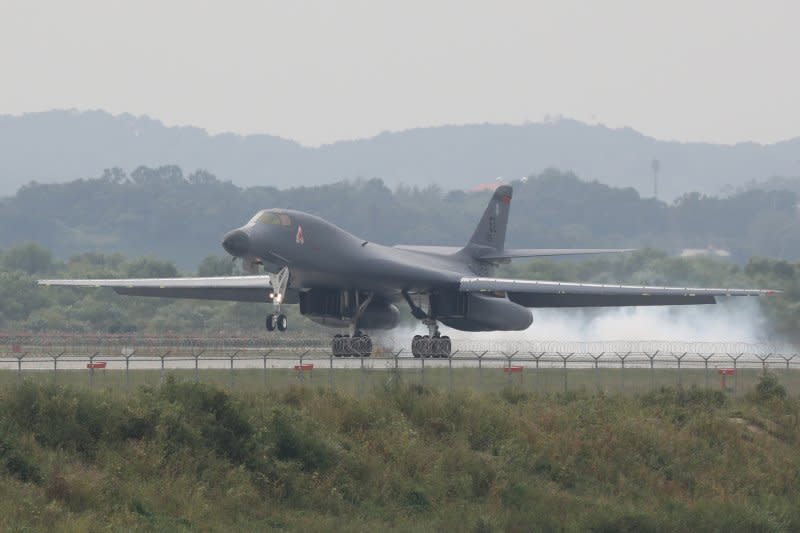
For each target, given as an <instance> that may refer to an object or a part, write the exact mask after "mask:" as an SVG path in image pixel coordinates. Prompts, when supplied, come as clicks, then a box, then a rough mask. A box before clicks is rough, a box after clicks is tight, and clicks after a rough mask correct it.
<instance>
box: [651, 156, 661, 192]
mask: <svg viewBox="0 0 800 533" xmlns="http://www.w3.org/2000/svg"><path fill="white" fill-rule="evenodd" d="M650 168H651V169H652V170H653V198H655V199H656V200H658V171H659V170H661V161H659V160H658V159H653V162H652V163H650Z"/></svg>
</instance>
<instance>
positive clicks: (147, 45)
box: [0, 0, 800, 145]
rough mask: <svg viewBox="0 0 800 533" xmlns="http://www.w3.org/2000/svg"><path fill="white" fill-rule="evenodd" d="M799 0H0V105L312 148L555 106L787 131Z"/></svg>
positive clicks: (620, 116)
mask: <svg viewBox="0 0 800 533" xmlns="http://www.w3.org/2000/svg"><path fill="white" fill-rule="evenodd" d="M798 57H800V2H797V1H786V2H778V1H752V2H736V1H732V0H727V1H718V2H717V1H708V2H701V1H697V0H695V1H688V2H682V1H677V0H668V1H664V2H654V1H647V0H637V1H630V2H627V1H613V2H612V1H573V0H569V1H565V0H558V1H553V2H533V1H528V2H502V1H491V2H489V1H486V2H466V1H463V0H462V1H453V2H449V1H434V0H426V1H411V0H402V1H396V2H382V1H376V0H372V1H363V2H361V1H343V0H336V1H326V2H299V1H286V2H268V1H251V2H246V1H231V0H227V1H224V2H223V1H216V2H202V1H198V0H192V1H176V0H170V1H144V0H136V1H130V2H117V1H110V0H87V1H76V0H72V1H69V2H64V1H61V0H58V1H48V2H45V1H31V0H25V1H13V0H0V113H3V114H19V113H23V112H27V111H42V110H49V109H53V108H77V109H81V110H83V109H105V110H108V111H110V112H112V113H122V112H130V113H134V114H147V115H150V116H152V117H154V118H158V119H160V120H162V121H163V122H165V123H166V124H168V125H196V126H200V127H203V128H206V129H208V130H209V131H211V132H215V133H216V132H221V131H233V132H237V133H258V132H260V133H271V134H275V135H280V136H283V137H287V138H291V139H295V140H298V141H300V142H302V143H304V144H312V145H314V144H320V143H326V142H331V141H334V140H339V139H348V138H357V137H365V136H371V135H375V134H377V133H380V132H381V131H384V130H401V129H406V128H412V127H417V126H431V125H440V124H464V123H475V122H507V123H514V124H520V123H523V122H525V121H534V122H536V121H541V120H542V119H544V117H545V116H547V115H550V116H557V115H563V116H566V117H572V118H576V119H579V120H583V121H586V122H592V123H594V122H600V123H603V124H606V125H608V126H614V127H616V126H631V127H633V128H635V129H637V130H639V131H642V132H644V133H646V134H649V135H652V136H655V137H658V138H662V139H677V140H693V141H696V140H704V141H713V142H725V143H732V142H737V141H744V140H754V141H758V142H765V143H766V142H774V141H777V140H783V139H787V138H791V137H796V136H800V105H799V104H798V98H799V97H800V68H798V63H799V62H800V60H798Z"/></svg>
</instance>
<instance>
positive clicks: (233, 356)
mask: <svg viewBox="0 0 800 533" xmlns="http://www.w3.org/2000/svg"><path fill="white" fill-rule="evenodd" d="M238 353H239V350H235V351H234V352H233V353H232V354H231V355H229V356H228V358H229V359H230V360H231V383H230V389H231V390H233V387H234V385H235V384H236V383H235V381H236V376H235V373H234V370H233V360H234V359H236V354H238Z"/></svg>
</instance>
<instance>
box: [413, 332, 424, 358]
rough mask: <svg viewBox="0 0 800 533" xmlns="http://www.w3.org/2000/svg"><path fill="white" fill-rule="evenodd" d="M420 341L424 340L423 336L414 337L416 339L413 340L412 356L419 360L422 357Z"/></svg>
mask: <svg viewBox="0 0 800 533" xmlns="http://www.w3.org/2000/svg"><path fill="white" fill-rule="evenodd" d="M420 339H422V335H414V338H413V339H411V355H413V356H414V357H416V358H417V359H419V358H420V357H421V356H422V352H421V350H420V349H419V348H420V346H419V344H420V342H419V341H420Z"/></svg>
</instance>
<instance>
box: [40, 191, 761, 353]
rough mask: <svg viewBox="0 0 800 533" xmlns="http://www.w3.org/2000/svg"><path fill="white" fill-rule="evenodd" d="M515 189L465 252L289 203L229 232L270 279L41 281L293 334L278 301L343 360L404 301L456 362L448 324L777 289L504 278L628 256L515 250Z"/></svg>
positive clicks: (433, 346) (474, 326) (430, 343)
mask: <svg viewBox="0 0 800 533" xmlns="http://www.w3.org/2000/svg"><path fill="white" fill-rule="evenodd" d="M512 194H513V190H512V188H511V187H510V186H508V185H502V186H500V187H498V188H497V189H496V190H495V191H494V194H493V195H492V198H491V199H490V200H489V205H488V206H487V207H486V211H485V212H484V213H483V217H481V220H480V222H479V223H478V226H477V228H475V232H474V233H473V235H472V238H471V239H470V240H469V242H468V243H467V244H466V246H464V247H443V246H383V245H380V244H376V243H373V242H369V241H366V240H364V239H360V238H358V237H356V236H355V235H352V234H350V233H348V232H347V231H345V230H343V229H341V228H338V227H337V226H335V225H333V224H331V223H330V222H327V221H325V220H323V219H321V218H319V217H316V216H314V215H310V214H308V213H303V212H300V211H293V210H289V209H266V210H263V211H259V212H258V213H256V214H255V216H253V218H251V219H250V221H249V222H248V223H247V224H245V225H244V226H242V227H240V228H238V229H235V230H233V231H231V232H229V233H228V234H227V235H225V237H224V239H223V241H222V246H223V248H225V250H226V251H227V252H228V253H229V254H231V255H232V256H234V257H236V258H241V259H242V260H243V261H244V263H245V264H246V265H250V266H251V267H255V266H256V265H262V266H263V268H264V270H265V272H267V273H266V274H265V275H249V276H226V277H213V278H208V277H203V278H165V279H96V280H41V281H40V282H39V283H40V284H41V285H61V286H73V287H74V286H79V287H111V288H112V289H113V290H115V291H116V292H117V293H119V294H127V295H135V296H159V297H169V298H197V299H204V300H231V301H242V302H270V303H272V304H273V307H274V309H273V312H271V313H270V314H268V315H267V318H266V328H267V329H268V330H269V331H273V330H278V331H285V330H286V329H287V327H288V320H287V317H286V315H285V314H283V313H281V306H283V305H287V304H289V305H291V304H299V306H300V313H301V314H302V315H303V316H305V317H307V318H309V319H311V320H313V321H315V322H318V323H320V324H322V325H325V326H331V327H335V328H349V334H347V335H336V336H335V337H334V339H333V346H332V351H333V355H335V356H337V357H342V356H344V357H348V356H356V357H365V356H368V355H370V353H371V351H372V341H371V339H370V337H369V336H368V335H366V334H365V333H364V331H369V330H375V329H391V328H394V327H395V326H396V325H397V324H398V322H399V319H400V313H399V310H398V308H397V305H398V304H401V305H402V304H403V303H405V304H407V305H408V306H409V307H410V309H411V313H412V315H413V316H414V318H416V319H418V320H421V321H422V322H423V323H424V324H425V325H426V326H427V328H428V335H425V336H420V335H416V336H414V338H413V340H412V343H411V348H412V353H413V355H414V356H415V357H449V356H450V353H451V342H450V338H449V337H447V336H442V335H441V334H440V332H439V324H440V323H441V324H445V325H447V326H449V327H451V328H453V329H457V330H461V331H514V330H524V329H526V328H527V327H529V326H530V325H531V323H532V322H533V316H532V314H531V310H530V308H535V307H601V306H638V305H693V304H713V303H716V299H715V298H716V297H717V296H757V295H762V294H770V293H772V292H776V291H767V290H756V289H699V288H681V287H648V286H632V285H600V284H594V283H564V282H557V281H534V280H519V279H500V278H496V277H493V274H494V272H495V269H496V268H497V267H498V265H500V264H502V263H507V262H509V261H510V260H511V259H514V258H521V257H542V256H562V255H584V254H597V253H613V252H625V251H628V250H606V249H508V248H505V237H506V225H507V223H508V214H509V209H510V205H511V197H512Z"/></svg>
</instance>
